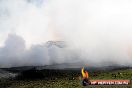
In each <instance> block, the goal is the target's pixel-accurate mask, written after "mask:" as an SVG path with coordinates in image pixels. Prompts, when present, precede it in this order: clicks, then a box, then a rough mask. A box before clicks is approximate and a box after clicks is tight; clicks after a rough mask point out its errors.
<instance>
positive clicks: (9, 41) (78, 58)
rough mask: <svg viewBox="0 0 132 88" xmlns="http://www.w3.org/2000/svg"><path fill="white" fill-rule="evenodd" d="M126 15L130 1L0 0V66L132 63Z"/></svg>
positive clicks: (129, 20) (130, 10) (131, 19)
mask: <svg viewBox="0 0 132 88" xmlns="http://www.w3.org/2000/svg"><path fill="white" fill-rule="evenodd" d="M131 15H132V1H130V0H128V1H126V0H110V1H109V0H19V1H18V0H12V1H10V0H0V45H1V48H0V65H1V67H12V66H25V65H52V64H55V63H72V62H73V63H82V64H83V63H84V62H85V63H84V64H88V65H92V66H93V65H96V66H97V65H99V66H102V65H112V64H117V65H126V66H128V65H131V64H132V62H131V61H132V55H131V54H132V35H131V34H132V30H131V29H132V26H131V23H132V17H131ZM47 41H65V43H66V44H67V46H66V47H65V48H60V47H57V46H56V45H53V46H52V47H46V45H45V43H46V42H47Z"/></svg>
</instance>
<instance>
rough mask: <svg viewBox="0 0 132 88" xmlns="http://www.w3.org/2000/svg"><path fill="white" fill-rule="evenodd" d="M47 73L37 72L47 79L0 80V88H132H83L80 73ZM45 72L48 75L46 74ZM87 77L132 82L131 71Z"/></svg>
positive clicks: (120, 87) (109, 72) (131, 86)
mask: <svg viewBox="0 0 132 88" xmlns="http://www.w3.org/2000/svg"><path fill="white" fill-rule="evenodd" d="M48 71H49V70H48ZM48 71H47V70H46V71H45V70H43V71H40V72H39V73H42V74H44V76H47V77H48V78H42V79H21V80H18V79H15V80H1V81H0V88H132V85H127V86H114V85H112V86H86V87H83V86H82V85H81V84H80V80H79V76H80V75H81V73H80V72H79V71H72V70H64V71H63V70H56V71H52V70H50V71H51V73H52V75H50V76H48V75H49V73H48ZM50 71H49V72H50ZM46 72H47V73H48V74H46ZM57 73H58V74H57ZM59 74H61V75H60V77H59ZM62 74H63V75H62ZM89 75H90V79H130V80H132V69H126V70H114V71H97V72H96V75H95V73H94V72H93V71H90V72H89ZM51 78H52V79H51Z"/></svg>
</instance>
